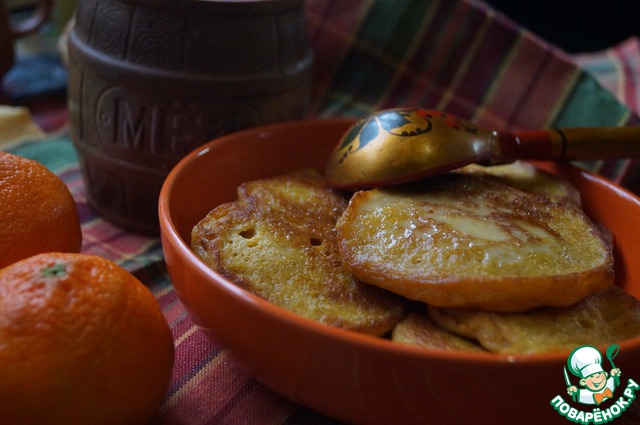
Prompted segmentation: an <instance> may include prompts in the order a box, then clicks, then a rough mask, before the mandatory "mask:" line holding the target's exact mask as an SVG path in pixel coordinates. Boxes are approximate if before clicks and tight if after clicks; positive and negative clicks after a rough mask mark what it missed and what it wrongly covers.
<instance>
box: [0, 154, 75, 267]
mask: <svg viewBox="0 0 640 425" xmlns="http://www.w3.org/2000/svg"><path fill="white" fill-rule="evenodd" d="M81 246H82V231H81V228H80V218H79V215H78V208H77V206H76V203H75V201H74V200H73V197H72V196H71V192H69V188H67V186H66V185H65V183H64V182H63V181H62V180H61V179H60V178H59V177H58V176H56V175H55V174H53V173H52V172H51V171H49V170H48V169H47V168H46V167H45V166H43V165H42V164H40V163H38V162H36V161H33V160H30V159H27V158H23V157H20V156H17V155H13V154H10V153H7V152H0V268H2V267H4V266H7V265H8V264H11V263H13V262H15V261H18V260H21V259H23V258H27V257H30V256H32V255H35V254H40V253H42V252H51V251H60V252H78V251H80V248H81Z"/></svg>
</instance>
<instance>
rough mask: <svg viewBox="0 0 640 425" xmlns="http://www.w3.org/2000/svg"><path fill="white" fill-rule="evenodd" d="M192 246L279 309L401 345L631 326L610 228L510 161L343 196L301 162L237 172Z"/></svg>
mask: <svg viewBox="0 0 640 425" xmlns="http://www.w3.org/2000/svg"><path fill="white" fill-rule="evenodd" d="M192 248H193V250H194V252H195V253H196V254H197V255H198V256H199V257H200V258H201V259H202V260H203V261H204V262H205V263H207V264H208V265H209V266H210V267H211V268H212V269H214V270H216V271H217V272H219V273H221V274H222V275H224V276H226V277H227V278H229V279H230V280H232V281H234V282H236V283H237V284H238V285H240V286H241V287H243V288H245V289H247V290H249V291H251V292H253V293H255V294H258V295H260V296H262V297H264V298H265V299H267V300H269V301H271V302H273V303H275V304H277V305H279V306H281V307H283V308H285V309H288V310H291V311H293V312H296V313H298V314H301V315H303V316H306V317H309V318H312V319H314V320H318V321H320V322H323V323H326V324H329V325H333V326H338V327H343V328H346V329H351V330H355V331H359V332H365V333H368V334H372V335H377V336H390V337H391V338H392V339H393V340H395V341H398V342H400V343H406V344H412V345H420V346H424V347H429V348H437V349H451V350H463V351H490V352H495V353H502V354H527V353H538V352H558V351H570V350H571V349H573V348H575V346H576V345H580V344H587V343H588V344H595V345H598V344H605V343H611V342H614V341H618V340H622V339H626V338H629V337H632V336H635V335H638V334H640V302H638V300H636V299H635V298H633V297H631V296H630V295H628V294H626V293H625V292H624V291H623V290H621V289H619V288H617V287H615V286H613V280H614V273H613V254H612V240H611V236H610V235H609V234H608V233H607V231H606V230H604V229H602V228H600V227H598V226H597V225H596V224H594V223H593V222H592V221H591V220H590V219H589V218H588V217H587V216H586V215H585V213H584V212H583V210H582V208H581V205H580V197H579V193H578V192H577V191H576V190H575V188H573V187H572V186H571V185H570V184H569V183H568V182H566V181H564V180H562V179H560V178H558V177H555V176H553V175H551V174H547V173H544V172H542V171H540V170H538V169H536V168H534V167H532V166H530V165H528V164H525V163H520V162H518V163H514V164H510V165H505V166H498V167H481V166H469V167H465V168H463V169H460V170H457V171H456V172H452V173H449V174H446V175H444V176H440V177H434V178H429V179H425V180H422V181H420V182H416V183H412V184H407V185H402V186H397V187H393V188H376V189H372V190H367V191H360V192H356V193H355V194H346V193H341V192H338V191H334V190H332V189H330V188H327V187H326V184H325V182H324V180H323V179H322V177H321V176H319V175H318V174H317V173H315V172H311V171H304V172H299V173H294V174H290V175H286V176H280V177H276V178H272V179H264V180H257V181H253V182H248V183H245V184H242V185H241V186H240V187H239V188H238V199H237V200H236V201H234V202H231V203H228V204H224V205H221V206H218V207H216V208H215V209H214V210H212V211H211V212H210V213H209V214H208V215H207V217H205V218H204V219H203V220H202V221H201V222H200V223H198V224H197V225H196V226H195V227H194V229H193V232H192Z"/></svg>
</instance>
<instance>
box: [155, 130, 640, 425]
mask: <svg viewBox="0 0 640 425" xmlns="http://www.w3.org/2000/svg"><path fill="white" fill-rule="evenodd" d="M351 124H352V121H350V120H331V121H308V122H295V123H286V124H279V125H272V126H268V127H263V128H257V129H253V130H248V131H243V132H239V133H234V134H231V135H228V136H225V137H221V138H219V139H217V140H214V141H212V142H210V143H208V144H206V145H204V146H202V147H201V148H199V149H197V150H196V151H195V152H192V153H191V154H190V155H188V156H187V157H186V158H184V160H182V161H181V162H180V163H179V164H178V165H177V166H176V167H175V169H174V170H173V171H172V172H171V173H170V175H169V177H168V178H167V180H166V182H165V184H164V187H163V188H162V192H161V194H160V203H159V212H160V226H161V235H162V244H163V248H164V253H165V259H166V263H167V267H168V271H169V274H170V276H171V279H172V281H173V284H174V286H175V289H176V291H177V293H178V295H179V297H180V299H181V300H182V302H183V303H184V305H185V306H186V308H187V310H188V312H189V313H190V314H191V315H192V317H193V319H194V320H195V322H196V323H197V324H198V325H199V326H200V327H201V329H202V330H203V331H204V332H206V333H207V334H208V335H209V336H210V337H211V338H212V339H213V341H214V342H215V343H216V344H218V345H219V346H221V347H226V348H229V349H230V350H231V351H232V353H233V355H234V356H235V358H236V359H237V360H238V361H239V362H240V363H241V364H243V365H244V366H246V367H247V368H248V370H250V371H251V372H252V373H253V375H254V376H255V377H256V378H257V380H259V381H260V382H262V383H263V384H265V385H266V386H268V387H270V388H272V389H274V390H275V391H277V392H279V393H281V394H283V395H284V396H286V397H288V398H290V399H292V400H294V401H297V402H299V403H301V404H303V405H306V406H308V407H310V408H312V409H314V410H317V411H319V412H322V413H324V414H326V415H329V416H333V417H335V418H338V419H341V420H344V421H347V422H351V423H362V424H403V423H406V424H418V423H432V424H457V423H460V424H467V423H493V424H496V423H520V424H528V423H530V424H542V423H545V424H548V423H558V424H566V423H568V422H567V421H568V419H567V418H566V417H564V416H563V415H561V413H562V412H563V411H566V412H565V413H566V414H570V413H568V412H569V409H570V408H573V409H575V411H580V410H584V411H588V412H591V411H592V410H593V408H594V406H589V405H580V404H578V403H576V402H573V401H572V400H571V399H570V397H568V396H567V395H566V384H565V377H564V366H565V364H566V361H567V356H566V355H535V356H498V355H492V354H469V353H455V352H445V351H436V350H427V349H422V348H416V347H410V346H404V345H399V344H395V343H392V342H390V341H388V340H385V339H381V338H375V337H370V336H366V335H360V334H357V333H355V332H351V331H346V330H342V329H336V328H332V327H329V326H325V325H322V324H319V323H316V322H313V321H311V320H308V319H306V318H303V317H300V316H297V315H295V314H293V313H290V312H288V311H285V310H283V309H281V308H279V307H277V306H275V305H272V304H270V303H268V302H266V301H264V300H263V299H261V298H259V297H257V296H254V295H252V294H250V293H248V292H246V291H244V290H242V289H240V288H238V287H237V286H235V285H234V284H233V282H231V281H229V280H227V279H225V278H224V277H222V276H220V275H219V274H217V273H216V272H214V271H212V270H210V269H209V268H208V267H207V266H205V265H204V264H203V263H201V262H200V261H199V260H198V258H197V257H196V256H195V255H194V254H193V253H192V252H191V250H190V248H189V244H190V233H191V229H192V227H193V226H194V225H195V224H196V223H197V222H198V221H199V220H200V219H202V218H203V217H204V216H205V215H206V214H207V212H209V210H211V209H212V208H213V207H215V206H216V205H218V204H220V203H223V202H227V201H231V200H234V199H235V197H236V187H237V186H238V185H239V184H240V183H242V182H245V181H248V180H252V179H257V178H262V177H269V176H274V175H278V174H282V173H285V172H290V171H294V170H298V169H301V168H305V167H311V168H315V169H316V170H318V171H320V172H323V171H324V168H325V163H326V160H327V157H328V155H329V152H330V150H331V149H332V148H333V147H334V145H335V144H336V143H337V141H338V140H339V138H340V137H341V136H342V134H343V133H344V132H345V131H346V130H347V128H348V127H349V126H350V125H351ZM542 166H544V167H545V168H547V169H549V170H551V171H553V172H556V173H559V174H561V175H562V176H564V177H566V178H567V179H569V180H570V181H572V182H573V183H574V184H575V185H576V186H577V187H578V189H579V190H580V191H581V192H582V196H583V198H584V204H585V208H586V211H587V213H588V214H589V215H590V216H591V217H592V218H593V219H594V220H595V221H597V222H600V223H603V224H604V225H606V226H607V227H608V228H609V229H610V230H611V231H612V232H613V234H614V236H615V255H616V262H617V263H616V264H617V281H616V283H617V284H618V285H620V286H622V287H624V288H625V289H626V290H627V291H628V292H630V293H631V294H633V295H634V296H636V297H640V260H639V259H640V243H639V241H640V200H639V199H638V198H637V197H635V196H633V195H631V194H629V193H628V192H626V191H624V190H623V189H621V188H619V187H617V186H615V185H613V184H612V183H610V182H608V181H606V180H604V179H602V178H599V177H595V176H593V175H591V174H588V173H586V172H583V171H579V170H578V169H576V168H572V167H570V166H560V165H555V164H542ZM619 345H620V350H619V352H618V355H617V357H616V358H615V366H616V367H618V368H620V369H621V370H622V377H623V379H622V383H621V384H620V386H619V387H618V389H617V390H616V392H615V393H614V396H615V397H620V396H622V395H623V391H624V388H623V387H624V386H625V385H626V383H627V379H628V378H632V379H634V380H635V381H636V382H640V361H639V360H640V337H639V338H634V339H631V340H627V341H620V343H619ZM604 348H605V347H602V349H601V352H602V353H603V356H604ZM604 367H605V370H609V369H608V367H609V365H608V364H607V360H606V359H605V360H604ZM570 379H571V380H572V383H573V384H574V385H577V381H578V379H577V378H576V377H575V376H570ZM638 395H640V391H638ZM556 396H560V397H562V399H563V400H564V402H563V403H560V402H558V403H557V406H556V407H558V409H560V412H558V411H556V409H555V408H554V406H553V405H552V400H553V399H554V398H556ZM556 400H558V399H556ZM635 404H638V405H640V401H636V402H635ZM634 407H638V406H634ZM604 408H605V406H604V405H603V406H602V407H601V409H603V410H604ZM630 413H631V412H629V414H630ZM625 414H627V412H623V413H622V414H621V415H620V419H623V418H624V416H625Z"/></svg>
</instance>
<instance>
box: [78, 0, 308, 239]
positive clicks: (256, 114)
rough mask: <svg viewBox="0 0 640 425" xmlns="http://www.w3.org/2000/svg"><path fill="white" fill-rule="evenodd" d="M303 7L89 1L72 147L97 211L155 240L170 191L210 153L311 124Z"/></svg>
mask: <svg viewBox="0 0 640 425" xmlns="http://www.w3.org/2000/svg"><path fill="white" fill-rule="evenodd" d="M303 3H304V2H303V0H253V1H221V0H208V1H203V0H86V1H84V0H83V1H82V2H80V3H79V5H78V9H77V12H76V25H75V27H74V28H73V30H72V31H71V33H70V36H69V59H70V63H69V109H70V121H71V138H72V140H73V143H74V146H75V147H76V150H77V151H78V154H79V157H80V164H81V169H82V173H83V177H84V179H85V182H86V184H87V192H88V197H89V202H90V204H91V206H92V207H93V208H94V209H95V210H96V211H97V212H98V213H99V214H101V215H102V216H103V217H105V218H106V219H107V220H109V221H112V222H114V223H116V224H118V225H120V226H122V227H124V228H126V229H128V230H134V231H139V232H143V233H150V234H156V233H157V232H158V216H157V203H158V196H159V193H160V188H161V186H162V183H163V182H164V179H165V178H166V176H167V175H168V173H169V171H170V170H171V169H172V168H173V166H174V165H175V164H176V163H177V162H178V161H179V160H180V159H181V158H182V157H183V156H184V155H186V154H187V153H188V152H191V151H192V150H194V149H195V148H197V147H198V146H200V145H201V144H203V143H204V142H207V141H209V140H211V139H214V138H216V137H219V136H221V135H223V134H226V133H230V132H234V131H236V130H240V129H245V128H250V127H254V126H257V125H262V124H267V123H273V122H279V121H289V120H295V119H300V118H304V117H305V116H306V112H307V105H308V97H309V78H310V71H311V69H310V68H311V63H312V54H311V49H310V47H309V43H308V39H307V30H306V23H305V20H304V5H303Z"/></svg>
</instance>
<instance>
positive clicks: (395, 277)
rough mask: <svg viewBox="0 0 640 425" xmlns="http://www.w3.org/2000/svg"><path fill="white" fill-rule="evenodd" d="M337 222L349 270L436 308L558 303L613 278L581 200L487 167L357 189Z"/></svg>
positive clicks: (606, 249)
mask: <svg viewBox="0 0 640 425" xmlns="http://www.w3.org/2000/svg"><path fill="white" fill-rule="evenodd" d="M337 230H338V237H339V249H340V254H341V256H342V259H343V263H344V265H345V267H346V268H347V269H348V270H349V271H351V272H352V273H353V274H354V275H355V276H356V277H358V278H359V279H360V280H362V281H364V282H367V283H370V284H373V285H376V286H380V287H382V288H385V289H388V290H390V291H393V292H395V293H398V294H400V295H403V296H405V297H407V298H410V299H413V300H417V301H422V302H424V303H427V304H430V305H434V306H440V307H465V308H481V309H486V310H491V311H525V310H529V309H532V308H535V307H540V306H563V305H569V304H572V303H575V302H576V301H579V300H580V299H582V298H584V297H586V296H587V295H589V294H591V293H593V292H594V291H596V290H598V289H603V288H605V287H607V286H609V285H610V284H611V283H612V282H613V255H612V248H611V241H610V239H609V238H608V237H607V235H606V233H605V232H603V231H601V230H600V229H599V228H598V227H597V226H596V225H595V224H594V223H592V222H591V220H590V219H589V218H588V217H587V216H586V215H585V214H584V212H583V211H582V209H581V208H580V207H579V206H577V205H576V204H575V203H574V202H568V201H553V200H551V199H550V198H548V197H546V196H542V195H538V194H535V193H532V192H529V191H523V190H520V189H518V188H515V187H513V186H511V185H508V184H506V183H505V182H503V181H502V180H501V179H499V178H497V177H494V176H489V175H477V174H462V173H450V174H447V175H444V176H440V177H437V178H430V179H426V180H423V181H421V182H418V183H416V184H412V185H405V186H401V187H396V188H385V189H373V190H369V191H361V192H357V193H356V194H354V196H353V197H352V198H351V201H350V203H349V206H348V207H347V209H346V210H345V212H344V214H343V215H342V216H341V217H340V219H339V220H338V224H337Z"/></svg>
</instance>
